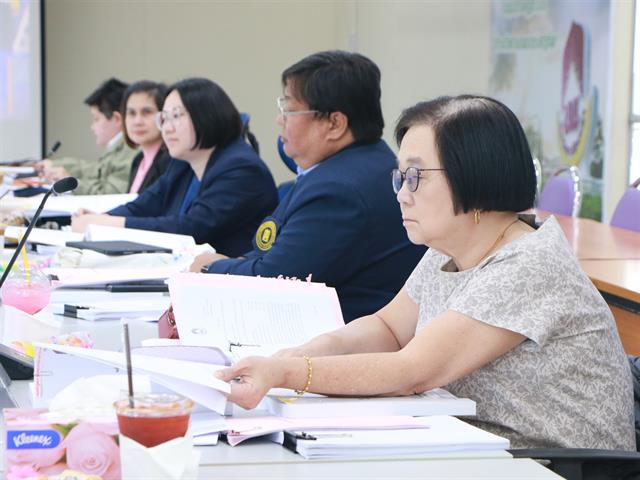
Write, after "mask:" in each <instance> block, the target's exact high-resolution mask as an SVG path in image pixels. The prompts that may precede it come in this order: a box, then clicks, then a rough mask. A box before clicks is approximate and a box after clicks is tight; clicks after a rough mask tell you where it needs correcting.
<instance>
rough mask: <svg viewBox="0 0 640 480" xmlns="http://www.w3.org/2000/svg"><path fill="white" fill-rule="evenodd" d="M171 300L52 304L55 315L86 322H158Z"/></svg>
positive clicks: (154, 299) (166, 298)
mask: <svg viewBox="0 0 640 480" xmlns="http://www.w3.org/2000/svg"><path fill="white" fill-rule="evenodd" d="M169 303H170V301H169V298H168V297H161V298H157V297H156V298H153V299H150V300H111V301H103V302H83V303H82V304H76V303H52V310H53V313H54V314H58V315H65V316H67V317H74V318H82V319H84V320H92V321H96V320H118V319H120V318H127V319H133V318H135V319H145V320H158V318H159V317H160V315H162V313H163V312H164V311H165V310H166V309H167V308H169Z"/></svg>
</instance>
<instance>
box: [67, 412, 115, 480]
mask: <svg viewBox="0 0 640 480" xmlns="http://www.w3.org/2000/svg"><path fill="white" fill-rule="evenodd" d="M114 431H117V427H115V426H111V425H109V426H106V425H96V424H91V423H81V424H79V425H77V426H76V427H75V428H73V430H71V431H70V432H69V435H68V436H67V438H66V439H65V441H64V444H65V446H66V447H67V465H68V466H69V468H70V469H72V470H79V471H81V472H84V473H87V474H90V475H99V476H101V477H102V478H103V480H118V479H119V478H120V449H119V448H118V445H117V444H116V441H115V438H114Z"/></svg>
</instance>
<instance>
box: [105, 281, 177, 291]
mask: <svg viewBox="0 0 640 480" xmlns="http://www.w3.org/2000/svg"><path fill="white" fill-rule="evenodd" d="M104 289H105V290H106V291H108V292H111V293H125V292H168V291H169V287H168V285H166V284H158V285H150V284H147V285H145V284H142V283H141V284H136V285H133V284H129V285H126V284H117V283H109V284H107V285H105V287H104Z"/></svg>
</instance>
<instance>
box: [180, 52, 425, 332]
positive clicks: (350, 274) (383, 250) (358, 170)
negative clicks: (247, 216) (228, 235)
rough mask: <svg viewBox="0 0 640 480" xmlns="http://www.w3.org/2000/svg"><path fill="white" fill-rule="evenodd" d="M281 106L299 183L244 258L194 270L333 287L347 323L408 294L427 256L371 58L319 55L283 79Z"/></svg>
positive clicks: (204, 261) (202, 263)
mask: <svg viewBox="0 0 640 480" xmlns="http://www.w3.org/2000/svg"><path fill="white" fill-rule="evenodd" d="M282 84H283V87H284V96H283V97H281V98H279V99H278V107H279V110H280V115H279V117H278V122H279V124H280V126H281V127H282V138H283V142H284V149H285V152H286V153H287V155H289V156H290V157H292V158H293V159H294V160H295V162H296V164H297V165H298V179H297V180H296V183H295V184H294V186H293V188H292V189H291V191H289V193H288V194H287V196H285V197H284V198H283V200H282V201H281V203H280V205H279V206H278V207H277V208H276V210H275V211H274V212H273V214H272V215H271V216H268V217H266V218H265V219H264V220H263V222H262V224H261V225H260V227H259V228H258V230H257V231H256V234H255V236H254V240H253V245H254V248H253V250H251V251H250V252H248V253H246V254H245V255H244V256H243V257H241V258H227V257H225V256H223V255H220V254H205V255H202V256H200V257H198V258H197V259H196V261H195V262H194V264H193V265H192V267H191V269H192V270H193V271H204V272H209V273H232V274H236V275H260V276H264V277H275V276H278V275H284V276H287V277H297V278H300V279H302V278H305V277H307V276H308V275H312V280H313V281H318V282H324V283H326V284H328V285H329V286H332V287H335V288H336V291H337V293H338V297H339V299H340V304H341V307H342V313H343V315H344V318H345V321H350V320H353V319H354V318H357V317H360V316H363V315H367V314H371V313H373V312H375V311H376V310H378V309H379V308H381V307H382V306H384V305H386V304H387V303H388V302H389V301H390V300H391V299H392V298H393V297H394V296H395V294H396V293H397V292H398V291H399V290H400V288H401V287H402V285H403V284H404V282H405V280H406V278H407V277H408V275H409V274H410V273H411V271H412V270H413V268H414V267H415V266H416V264H417V263H418V261H419V260H420V258H421V256H422V255H423V253H424V251H425V249H424V247H420V246H415V245H412V244H411V243H410V242H409V240H408V239H407V235H406V232H405V229H404V227H403V226H402V219H401V214H400V209H399V206H398V203H397V201H396V199H395V197H394V194H393V189H392V187H391V170H392V169H393V168H395V167H396V160H395V155H394V154H393V152H392V151H391V150H390V149H389V147H388V146H387V144H386V143H385V142H384V141H383V140H381V139H380V137H381V135H382V129H383V127H384V121H383V118H382V111H381V108H380V71H379V69H378V67H377V66H376V65H375V64H374V63H373V62H372V61H371V60H369V59H368V58H366V57H364V56H362V55H359V54H355V53H348V52H341V51H331V52H321V53H317V54H314V55H311V56H309V57H307V58H304V59H303V60H301V61H300V62H298V63H296V64H294V65H293V66H291V67H289V68H288V69H286V70H285V71H284V72H283V74H282Z"/></svg>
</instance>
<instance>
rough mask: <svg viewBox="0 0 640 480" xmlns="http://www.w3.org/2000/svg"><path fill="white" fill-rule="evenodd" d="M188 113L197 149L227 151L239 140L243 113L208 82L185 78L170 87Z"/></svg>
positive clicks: (169, 89) (220, 90) (222, 91)
mask: <svg viewBox="0 0 640 480" xmlns="http://www.w3.org/2000/svg"><path fill="white" fill-rule="evenodd" d="M174 90H176V91H177V92H178V93H179V94H180V99H181V100H182V104H183V105H184V108H185V109H186V110H187V112H189V115H190V116H191V121H192V122H193V128H194V129H195V132H196V144H195V145H194V146H193V148H194V149H196V148H211V147H224V146H226V145H228V144H229V143H231V142H232V141H234V140H235V139H237V138H238V137H240V134H241V133H242V122H241V120H240V113H239V112H238V109H237V108H236V106H235V105H234V104H233V102H232V101H231V99H230V98H229V95H227V94H226V92H225V91H224V90H223V89H222V87H220V85H218V84H217V83H215V82H212V81H211V80H209V79H208V78H186V79H184V80H180V81H179V82H176V83H174V84H173V85H170V86H169V88H168V89H167V95H169V94H170V93H171V92H173V91H174Z"/></svg>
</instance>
